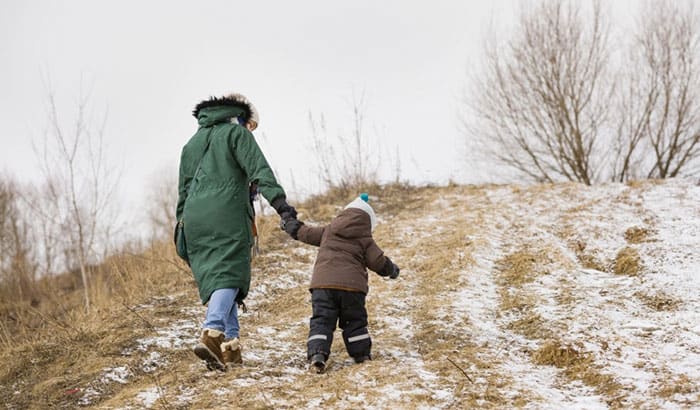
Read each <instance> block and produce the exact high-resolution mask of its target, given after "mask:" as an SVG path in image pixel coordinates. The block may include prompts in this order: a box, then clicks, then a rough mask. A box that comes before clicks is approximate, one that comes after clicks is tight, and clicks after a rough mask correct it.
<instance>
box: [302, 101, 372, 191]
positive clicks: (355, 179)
mask: <svg viewBox="0 0 700 410" xmlns="http://www.w3.org/2000/svg"><path fill="white" fill-rule="evenodd" d="M351 109H352V128H351V129H350V131H349V134H348V131H345V132H339V133H338V134H337V135H336V137H335V138H332V137H330V136H329V131H328V127H327V124H326V120H325V117H324V116H323V115H321V116H320V119H318V120H317V119H315V118H314V116H313V114H311V113H309V126H310V128H311V143H312V150H313V152H314V156H315V157H316V160H317V167H318V174H319V177H320V178H321V180H322V183H323V184H324V185H325V186H326V188H331V187H336V188H341V189H350V188H355V187H359V186H362V185H367V184H370V183H373V182H376V179H377V173H378V169H379V155H378V152H379V147H378V144H377V143H376V141H373V140H372V139H371V138H370V137H369V136H368V135H367V131H366V130H365V128H366V124H365V111H366V106H365V99H364V93H363V94H362V95H360V97H357V96H355V95H353V99H352V104H351Z"/></svg>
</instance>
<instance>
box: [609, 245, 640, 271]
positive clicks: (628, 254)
mask: <svg viewBox="0 0 700 410" xmlns="http://www.w3.org/2000/svg"><path fill="white" fill-rule="evenodd" d="M641 269H642V266H641V258H640V257H639V253H638V252H637V250H636V249H634V248H630V247H626V248H623V249H622V250H620V252H618V253H617V256H616V257H615V262H614V265H613V272H615V274H616V275H627V276H638V275H639V273H640V271H641Z"/></svg>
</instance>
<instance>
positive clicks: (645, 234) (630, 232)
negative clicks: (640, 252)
mask: <svg viewBox="0 0 700 410" xmlns="http://www.w3.org/2000/svg"><path fill="white" fill-rule="evenodd" d="M651 233H652V232H651V231H650V230H649V229H647V228H640V227H638V226H633V227H630V228H628V229H627V230H626V231H625V240H626V241H627V242H628V243H632V244H639V243H643V242H649V240H650V239H649V236H650V235H651Z"/></svg>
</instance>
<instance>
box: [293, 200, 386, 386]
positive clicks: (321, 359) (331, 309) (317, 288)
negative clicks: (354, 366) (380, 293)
mask: <svg viewBox="0 0 700 410" xmlns="http://www.w3.org/2000/svg"><path fill="white" fill-rule="evenodd" d="M368 199H369V197H368V196H367V194H362V195H360V197H358V198H357V199H355V200H354V201H352V202H351V203H350V204H349V205H348V206H346V207H345V209H344V210H343V211H342V212H340V214H338V215H337V216H336V217H335V218H334V219H333V220H332V221H331V223H330V224H329V225H326V226H323V227H313V228H312V227H309V226H306V225H304V223H303V222H300V221H298V220H296V219H289V220H286V221H284V229H285V231H286V232H287V233H288V234H289V235H290V236H291V237H292V238H294V239H297V240H300V241H302V242H305V243H308V244H310V245H315V246H319V247H320V249H319V251H318V256H317V258H316V264H315V265H314V271H313V275H312V277H311V286H310V287H309V288H310V291H311V304H312V307H313V316H312V317H311V320H310V330H309V339H308V341H307V349H308V353H307V358H308V360H309V362H310V363H311V369H312V370H314V371H316V372H317V373H322V372H323V371H324V370H325V368H326V360H328V356H329V355H330V353H331V343H332V342H333V332H334V331H335V327H336V322H338V325H339V327H340V328H341V329H343V341H344V342H345V348H346V349H347V351H348V354H349V355H350V356H352V358H353V359H354V360H355V363H362V362H364V361H365V360H371V355H370V350H371V348H372V340H371V339H370V336H369V333H368V332H367V310H366V309H365V296H366V295H367V290H368V286H367V269H366V268H369V269H371V270H373V271H374V272H376V273H378V274H379V275H381V276H388V277H390V278H391V279H396V278H397V277H398V276H399V267H398V266H396V265H395V264H394V263H393V262H392V261H391V259H389V258H388V257H386V256H384V252H383V251H382V250H381V249H380V248H379V247H378V246H377V244H376V243H375V242H374V239H372V231H373V230H374V227H375V226H376V224H377V218H376V216H375V215H374V210H372V207H371V206H370V205H369V204H368V203H367V201H368Z"/></svg>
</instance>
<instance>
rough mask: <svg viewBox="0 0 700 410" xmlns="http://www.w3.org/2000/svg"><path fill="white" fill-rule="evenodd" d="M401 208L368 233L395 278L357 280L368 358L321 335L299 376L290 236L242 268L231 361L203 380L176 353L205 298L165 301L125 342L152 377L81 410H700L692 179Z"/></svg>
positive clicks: (301, 347)
mask: <svg viewBox="0 0 700 410" xmlns="http://www.w3.org/2000/svg"><path fill="white" fill-rule="evenodd" d="M415 201H416V203H422V204H424V205H425V206H417V207H408V208H406V209H405V210H403V211H400V212H397V213H395V214H391V213H389V214H386V213H385V214H381V217H382V222H383V223H382V225H381V226H380V227H379V228H378V229H377V231H376V232H375V239H376V240H377V242H378V244H379V245H380V246H381V247H383V249H384V250H385V252H386V254H387V255H389V256H390V257H391V258H392V259H393V260H395V262H396V263H397V264H399V265H400V266H401V268H402V271H401V276H400V277H399V279H398V280H396V281H389V280H383V279H382V278H380V277H378V276H373V277H372V278H371V281H370V294H369V296H368V299H367V303H368V311H369V316H370V333H371V334H372V337H373V345H374V347H373V351H374V357H373V359H374V360H372V361H371V362H369V363H366V364H362V365H354V364H353V363H352V361H351V360H350V359H349V358H348V357H347V354H346V353H345V352H344V348H343V346H342V340H336V341H335V342H334V348H333V352H332V360H333V362H332V364H331V367H330V370H329V372H328V373H327V374H325V375H312V374H310V373H309V372H307V370H306V363H305V340H306V332H307V331H308V325H307V321H308V317H309V313H310V306H309V300H308V299H309V298H308V292H307V291H306V285H307V283H308V280H309V277H310V272H311V269H312V264H313V256H314V255H315V251H314V249H313V248H311V247H308V246H305V245H301V244H298V243H294V242H291V241H290V242H289V243H288V244H287V246H286V248H285V249H284V250H283V251H282V252H279V253H274V254H272V253H271V254H268V255H266V254H263V255H262V257H261V258H263V259H264V258H270V259H269V261H270V263H267V264H262V266H264V267H265V269H264V270H263V269H261V268H258V269H256V270H254V277H255V279H254V283H253V291H252V292H251V294H250V297H249V302H248V304H249V306H250V307H251V312H249V313H247V314H243V315H242V317H241V324H242V329H243V330H242V340H243V343H244V344H243V346H244V351H243V357H244V361H245V363H244V365H243V366H241V367H239V368H236V369H233V370H231V371H229V372H227V373H214V372H207V371H206V370H205V369H204V367H203V366H202V364H201V363H199V362H197V360H196V358H195V357H194V355H191V354H190V353H189V351H188V349H189V348H190V346H191V344H192V343H194V341H195V336H196V335H195V333H196V328H197V326H198V323H197V322H198V320H199V318H200V317H201V316H202V315H203V312H204V308H202V307H201V306H182V312H183V313H182V317H179V318H170V319H169V320H167V321H163V324H162V327H160V328H159V329H158V330H157V331H156V332H155V333H154V334H153V336H152V337H150V338H147V339H142V340H139V341H138V343H137V345H138V346H137V347H136V348H134V349H133V351H130V352H126V353H128V354H130V355H132V356H135V355H140V361H139V362H138V363H141V366H142V367H143V369H141V371H142V372H149V373H153V374H154V375H155V376H153V380H151V381H150V382H148V380H150V379H146V381H145V382H144V381H143V380H144V379H143V378H142V379H141V382H140V383H138V384H135V385H134V386H132V387H131V388H132V391H131V392H130V393H127V392H122V394H120V395H118V396H115V397H113V398H103V400H102V401H101V402H99V404H97V406H99V407H103V408H141V407H160V406H164V407H165V408H190V407H191V408H219V407H231V408H235V407H269V408H311V407H316V406H321V407H329V408H346V409H353V408H375V409H384V408H426V409H428V408H475V407H476V408H478V407H482V408H513V407H516V408H532V409H562V408H567V409H607V408H645V409H647V408H648V409H685V408H700V405H699V404H698V403H700V388H699V387H698V386H700V186H698V185H697V184H696V183H694V182H693V181H688V180H669V181H665V182H662V183H655V182H644V183H640V184H634V185H631V186H628V185H623V184H611V185H605V186H598V187H586V186H582V185H578V184H561V185H551V186H533V187H517V186H494V187H476V188H470V187H455V188H436V189H435V190H434V192H428V193H423V194H421V196H420V197H416V198H415ZM375 207H376V208H377V209H381V195H379V199H378V200H377V202H376V205H375ZM623 250H626V252H627V253H628V254H629V253H630V252H631V255H632V256H633V257H632V259H634V263H632V265H633V267H632V269H631V270H630V271H626V272H621V271H620V269H621V268H620V266H621V263H622V261H621V260H620V259H619V255H620V252H621V251H623ZM623 253H624V252H623ZM616 260H617V265H616ZM628 266H629V265H628ZM193 292H194V290H193ZM144 309H147V308H144ZM336 339H340V337H339V334H338V333H336ZM132 372H133V369H131V370H130V369H127V368H122V367H115V368H109V369H104V371H103V372H102V374H101V380H100V383H103V384H104V383H112V384H114V385H119V386H120V387H121V386H128V385H129V383H130V380H131V379H132V377H131V374H132ZM94 396H95V397H98V395H97V394H95V395H94ZM85 404H87V405H89V404H90V402H86V403H85Z"/></svg>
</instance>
